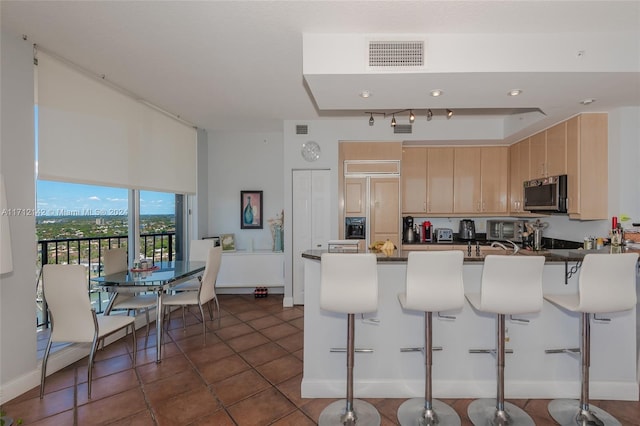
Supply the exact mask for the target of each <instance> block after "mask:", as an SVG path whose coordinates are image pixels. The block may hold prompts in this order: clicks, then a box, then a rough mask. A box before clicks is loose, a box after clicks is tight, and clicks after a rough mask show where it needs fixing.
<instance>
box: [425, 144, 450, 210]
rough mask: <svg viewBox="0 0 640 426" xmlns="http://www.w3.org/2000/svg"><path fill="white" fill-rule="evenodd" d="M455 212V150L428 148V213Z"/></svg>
mask: <svg viewBox="0 0 640 426" xmlns="http://www.w3.org/2000/svg"><path fill="white" fill-rule="evenodd" d="M452 211H453V148H428V152H427V212H429V213H451V212H452Z"/></svg>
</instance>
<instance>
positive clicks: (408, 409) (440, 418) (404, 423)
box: [398, 398, 461, 426]
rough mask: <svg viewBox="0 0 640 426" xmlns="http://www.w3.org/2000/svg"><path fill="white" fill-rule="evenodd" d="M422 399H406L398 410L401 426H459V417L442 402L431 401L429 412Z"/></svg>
mask: <svg viewBox="0 0 640 426" xmlns="http://www.w3.org/2000/svg"><path fill="white" fill-rule="evenodd" d="M424 403H425V399H424V398H413V399H408V400H406V401H405V402H403V403H402V405H400V407H399V408H398V422H399V423H400V425H401V426H433V425H441V426H460V425H461V422H460V416H458V413H456V411H455V410H454V409H453V408H451V406H449V405H447V404H445V403H444V402H442V401H439V400H437V399H434V400H432V401H431V408H432V409H431V410H429V411H426V410H425V408H424Z"/></svg>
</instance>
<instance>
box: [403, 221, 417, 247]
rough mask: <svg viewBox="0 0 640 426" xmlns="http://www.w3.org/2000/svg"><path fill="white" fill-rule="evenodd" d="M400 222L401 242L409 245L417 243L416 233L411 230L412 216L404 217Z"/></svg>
mask: <svg viewBox="0 0 640 426" xmlns="http://www.w3.org/2000/svg"><path fill="white" fill-rule="evenodd" d="M402 222H403V223H402V242H403V243H409V244H412V243H417V242H419V241H417V240H418V238H416V231H415V229H413V216H405V217H404V218H403V219H402Z"/></svg>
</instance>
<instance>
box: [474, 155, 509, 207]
mask: <svg viewBox="0 0 640 426" xmlns="http://www.w3.org/2000/svg"><path fill="white" fill-rule="evenodd" d="M480 154H481V155H480V162H481V170H482V181H481V187H482V204H481V207H482V212H483V213H506V212H507V186H508V182H507V180H508V173H507V165H508V155H509V151H508V148H507V147H506V146H488V147H482V149H481V150H480Z"/></svg>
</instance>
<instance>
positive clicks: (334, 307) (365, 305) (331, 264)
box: [318, 253, 380, 426]
mask: <svg viewBox="0 0 640 426" xmlns="http://www.w3.org/2000/svg"><path fill="white" fill-rule="evenodd" d="M320 264H321V266H320V267H321V276H320V308H322V309H325V310H327V311H331V312H338V313H343V314H347V327H348V329H347V399H346V400H344V399H342V400H338V401H335V402H333V403H331V404H329V405H328V406H327V407H325V409H324V410H322V413H320V417H319V419H318V425H320V426H324V425H355V424H361V425H366V426H378V425H380V413H378V410H376V408H375V407H374V406H373V405H371V404H369V403H368V402H365V401H361V400H359V399H356V400H354V399H353V365H354V355H355V314H356V313H359V314H360V313H362V314H364V313H367V312H375V311H376V310H377V309H378V261H377V258H376V255H375V254H373V253H324V254H323V255H322V257H321V260H320Z"/></svg>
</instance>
